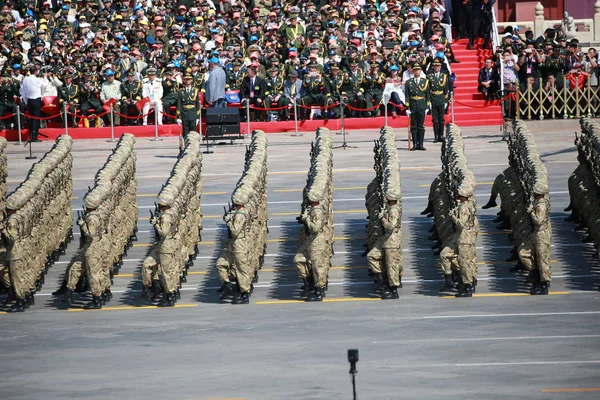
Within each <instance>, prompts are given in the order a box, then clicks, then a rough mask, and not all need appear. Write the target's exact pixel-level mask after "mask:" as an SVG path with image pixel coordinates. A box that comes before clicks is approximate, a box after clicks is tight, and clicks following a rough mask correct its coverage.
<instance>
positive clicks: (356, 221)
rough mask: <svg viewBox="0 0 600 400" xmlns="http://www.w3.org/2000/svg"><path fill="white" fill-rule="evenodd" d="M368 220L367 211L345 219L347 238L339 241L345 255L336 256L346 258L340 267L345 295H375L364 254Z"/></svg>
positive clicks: (361, 296) (362, 296)
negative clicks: (361, 216) (361, 214)
mask: <svg viewBox="0 0 600 400" xmlns="http://www.w3.org/2000/svg"><path fill="white" fill-rule="evenodd" d="M367 222H368V221H367V219H366V212H365V215H364V217H363V218H353V219H346V220H344V230H343V232H344V233H343V236H344V237H345V240H344V241H340V242H339V243H340V244H342V246H343V249H344V250H343V251H344V255H343V256H342V255H338V256H336V261H337V260H340V259H342V260H344V261H343V262H342V263H341V264H342V265H340V266H339V268H343V269H344V295H345V296H349V297H356V298H364V297H375V296H374V295H373V294H372V293H371V292H372V289H373V278H372V277H371V276H369V266H368V263H367V258H366V256H363V255H362V254H363V253H364V251H365V250H366V243H367V238H366V236H367V234H366V225H367ZM336 236H338V235H336ZM342 246H336V248H338V249H339V247H342Z"/></svg>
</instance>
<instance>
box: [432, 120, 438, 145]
mask: <svg viewBox="0 0 600 400" xmlns="http://www.w3.org/2000/svg"><path fill="white" fill-rule="evenodd" d="M438 125H439V124H438V123H437V122H434V123H433V143H437V142H438V130H439V126H438Z"/></svg>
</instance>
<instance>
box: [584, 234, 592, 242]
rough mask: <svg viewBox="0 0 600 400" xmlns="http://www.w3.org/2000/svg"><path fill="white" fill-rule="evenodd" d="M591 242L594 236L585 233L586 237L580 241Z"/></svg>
mask: <svg viewBox="0 0 600 400" xmlns="http://www.w3.org/2000/svg"><path fill="white" fill-rule="evenodd" d="M593 242H594V238H593V237H592V235H587V236H586V237H584V238H583V239H581V243H593Z"/></svg>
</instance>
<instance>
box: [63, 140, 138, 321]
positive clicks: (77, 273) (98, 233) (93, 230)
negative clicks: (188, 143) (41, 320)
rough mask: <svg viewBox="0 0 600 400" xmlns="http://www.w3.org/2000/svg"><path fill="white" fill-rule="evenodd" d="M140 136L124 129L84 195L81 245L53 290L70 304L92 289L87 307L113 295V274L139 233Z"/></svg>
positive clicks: (99, 304) (99, 306) (107, 299)
mask: <svg viewBox="0 0 600 400" xmlns="http://www.w3.org/2000/svg"><path fill="white" fill-rule="evenodd" d="M134 145H135V137H134V136H133V135H132V134H128V133H126V134H124V135H122V136H121V138H120V139H119V142H118V143H117V146H116V147H115V148H114V149H113V152H112V154H111V155H110V156H109V157H108V160H107V162H106V164H104V166H103V167H102V168H101V169H100V170H99V171H98V173H97V174H96V177H95V178H94V187H92V188H91V189H90V190H89V191H88V192H87V194H86V195H85V197H84V198H83V204H84V212H83V214H80V215H79V218H78V219H77V225H79V228H80V230H81V243H80V247H79V249H78V250H77V252H76V253H75V255H74V256H73V258H72V260H71V262H70V263H69V265H68V266H67V269H66V272H65V275H64V278H63V282H62V285H61V287H60V289H59V290H57V291H56V292H54V293H52V295H54V296H59V301H60V302H62V303H68V304H71V302H72V296H73V292H75V291H77V289H78V288H79V289H80V290H79V291H86V288H89V291H90V292H91V294H92V300H91V302H89V303H88V304H86V305H85V306H84V308H85V309H100V308H102V306H103V305H105V304H106V302H108V301H110V299H111V298H112V293H111V291H110V288H111V284H112V278H113V276H114V275H117V274H118V272H119V268H120V267H121V265H122V258H123V256H124V255H126V253H127V249H128V248H129V246H131V242H132V241H133V240H134V239H135V238H136V231H137V229H136V226H137V218H138V208H137V201H136V196H137V179H136V177H135V171H136V154H135V150H134Z"/></svg>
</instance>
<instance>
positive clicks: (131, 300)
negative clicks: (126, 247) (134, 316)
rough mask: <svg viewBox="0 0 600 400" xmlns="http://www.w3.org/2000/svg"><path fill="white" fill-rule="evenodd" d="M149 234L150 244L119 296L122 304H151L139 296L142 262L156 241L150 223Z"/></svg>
mask: <svg viewBox="0 0 600 400" xmlns="http://www.w3.org/2000/svg"><path fill="white" fill-rule="evenodd" d="M149 236H150V237H149V242H150V246H149V247H148V249H147V250H146V252H145V253H144V256H143V257H142V260H141V261H140V262H139V263H138V264H137V266H136V267H135V269H134V271H133V279H131V280H130V281H129V283H128V284H127V290H126V291H125V293H123V295H122V296H121V299H120V303H122V304H125V305H129V306H140V305H150V304H151V302H150V300H147V299H142V298H141V297H140V295H141V293H142V267H143V263H144V260H145V259H146V257H148V255H149V254H150V252H151V251H152V247H153V245H154V243H156V241H157V240H158V237H157V236H156V232H155V230H154V227H153V226H152V225H150V235H149ZM134 243H135V242H134ZM117 278H118V276H115V279H117Z"/></svg>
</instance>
